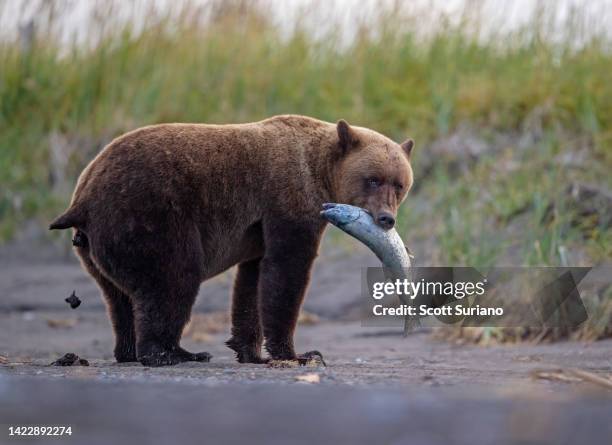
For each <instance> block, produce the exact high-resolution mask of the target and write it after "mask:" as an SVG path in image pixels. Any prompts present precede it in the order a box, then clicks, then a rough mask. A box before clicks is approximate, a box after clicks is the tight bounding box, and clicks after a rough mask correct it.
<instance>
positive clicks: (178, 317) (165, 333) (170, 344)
mask: <svg viewBox="0 0 612 445" xmlns="http://www.w3.org/2000/svg"><path fill="white" fill-rule="evenodd" d="M170 261H171V260H170ZM176 265H177V264H176V262H175V267H176ZM176 278H177V279H176V280H172V281H171V280H168V279H167V277H166V276H165V275H164V274H161V275H158V276H157V277H155V278H154V277H153V276H151V277H150V279H151V281H150V282H149V285H148V286H144V287H143V289H142V290H138V291H137V292H135V293H133V294H132V296H133V302H134V316H135V323H136V352H137V356H138V360H139V361H140V362H141V363H142V364H143V365H145V366H166V365H175V364H177V363H181V362H186V361H202V362H208V361H210V358H211V355H210V354H208V353H206V352H202V353H198V354H195V353H191V352H188V351H186V350H185V349H183V348H181V347H180V346H179V342H180V339H181V335H182V333H183V329H184V327H185V325H186V324H187V322H188V321H189V317H190V314H191V308H192V306H193V303H194V301H195V298H196V296H197V293H198V288H199V287H200V279H199V275H198V274H195V273H193V271H192V272H191V273H190V272H189V271H188V270H184V273H178V274H177V275H176Z"/></svg>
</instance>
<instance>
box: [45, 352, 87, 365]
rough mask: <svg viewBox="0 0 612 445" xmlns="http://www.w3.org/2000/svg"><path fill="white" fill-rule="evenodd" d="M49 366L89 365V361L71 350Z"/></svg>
mask: <svg viewBox="0 0 612 445" xmlns="http://www.w3.org/2000/svg"><path fill="white" fill-rule="evenodd" d="M49 366H89V362H88V361H87V360H85V359H84V358H80V357H79V356H78V355H76V354H74V353H72V352H69V353H67V354H65V355H64V356H63V357H62V358H59V359H57V360H56V361H54V362H53V363H50V364H49Z"/></svg>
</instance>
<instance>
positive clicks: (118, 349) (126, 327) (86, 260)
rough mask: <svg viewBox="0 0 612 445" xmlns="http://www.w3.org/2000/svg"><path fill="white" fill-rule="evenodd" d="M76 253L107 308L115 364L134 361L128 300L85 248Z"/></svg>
mask: <svg viewBox="0 0 612 445" xmlns="http://www.w3.org/2000/svg"><path fill="white" fill-rule="evenodd" d="M76 250H77V253H78V255H79V257H80V258H81V260H82V264H83V266H84V267H85V269H86V270H87V271H88V272H89V274H90V275H91V276H92V277H93V278H94V279H95V280H96V282H97V283H98V286H99V287H100V289H101V290H102V294H103V295H104V299H105V300H106V304H107V307H108V314H109V317H110V319H111V323H112V325H113V332H114V334H115V350H114V355H115V359H116V360H117V362H119V363H122V362H135V361H136V334H135V331H134V310H133V308H132V302H131V301H130V298H129V297H128V296H127V295H126V294H125V293H123V292H122V291H121V290H120V289H119V288H118V287H117V286H115V285H114V284H113V283H111V282H110V281H109V280H108V279H107V278H105V277H104V276H103V275H102V273H101V272H100V270H99V269H98V268H97V267H96V265H95V264H94V263H93V261H92V260H91V258H90V256H89V252H88V250H87V248H86V247H78V248H77V249H76Z"/></svg>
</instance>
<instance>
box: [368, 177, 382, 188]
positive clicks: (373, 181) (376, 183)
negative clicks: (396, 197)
mask: <svg viewBox="0 0 612 445" xmlns="http://www.w3.org/2000/svg"><path fill="white" fill-rule="evenodd" d="M367 183H368V187H371V188H378V187H380V185H381V181H380V179H378V178H368V180H367Z"/></svg>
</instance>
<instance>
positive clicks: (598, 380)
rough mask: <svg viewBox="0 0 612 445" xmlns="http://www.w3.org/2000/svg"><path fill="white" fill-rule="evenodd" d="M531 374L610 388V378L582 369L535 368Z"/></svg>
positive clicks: (539, 377)
mask: <svg viewBox="0 0 612 445" xmlns="http://www.w3.org/2000/svg"><path fill="white" fill-rule="evenodd" d="M531 376H532V377H533V378H535V379H541V380H556V381H560V382H566V383H577V382H588V383H592V384H595V385H598V386H601V387H604V388H607V389H610V390H612V380H610V379H609V378H606V377H602V376H600V375H597V374H595V373H593V372H589V371H585V370H582V369H536V370H534V371H532V373H531Z"/></svg>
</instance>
